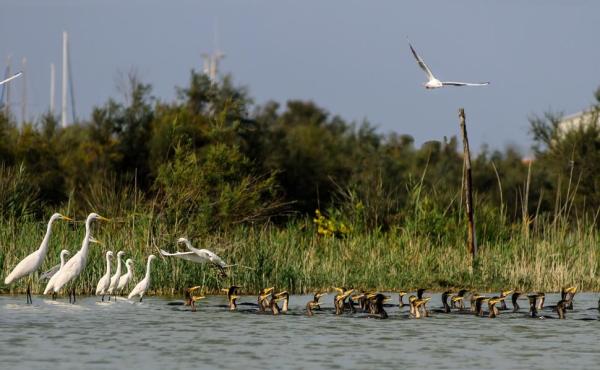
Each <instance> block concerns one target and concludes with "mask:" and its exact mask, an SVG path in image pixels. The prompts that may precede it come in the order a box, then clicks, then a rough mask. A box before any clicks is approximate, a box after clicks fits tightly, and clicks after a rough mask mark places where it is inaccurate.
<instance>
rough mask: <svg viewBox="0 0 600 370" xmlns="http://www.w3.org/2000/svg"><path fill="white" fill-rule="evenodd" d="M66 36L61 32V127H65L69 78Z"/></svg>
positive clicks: (64, 32)
mask: <svg viewBox="0 0 600 370" xmlns="http://www.w3.org/2000/svg"><path fill="white" fill-rule="evenodd" d="M68 37H69V36H68V34H67V31H63V50H62V51H63V55H62V59H63V60H62V112H61V124H62V127H63V128H65V127H67V80H68V76H69V69H68V66H67V64H68V63H69V58H68V55H69V49H68V45H69V44H68Z"/></svg>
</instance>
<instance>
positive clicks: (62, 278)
mask: <svg viewBox="0 0 600 370" xmlns="http://www.w3.org/2000/svg"><path fill="white" fill-rule="evenodd" d="M94 220H102V221H110V220H109V219H107V218H105V217H102V216H100V215H99V214H97V213H90V214H89V215H88V216H87V219H86V220H85V237H84V238H83V243H82V244H81V249H80V250H79V251H78V252H77V253H75V255H74V256H73V257H71V259H70V260H68V261H67V263H65V266H64V267H63V268H62V269H60V271H59V272H58V273H56V280H55V281H54V283H53V285H52V286H51V285H50V284H48V285H47V286H46V289H45V290H44V294H48V292H50V290H52V291H53V292H58V291H60V290H61V289H62V287H63V286H65V284H67V283H68V282H69V281H71V280H74V279H75V278H77V277H78V276H79V274H81V271H83V269H84V268H85V265H86V263H87V255H88V249H89V245H90V242H92V243H93V242H98V241H97V240H96V239H94V238H92V236H91V228H92V221H94ZM72 295H73V300H72V302H73V303H75V289H74V288H73V289H72ZM69 296H70V295H69Z"/></svg>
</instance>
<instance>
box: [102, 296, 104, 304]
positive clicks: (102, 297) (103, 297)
mask: <svg viewBox="0 0 600 370" xmlns="http://www.w3.org/2000/svg"><path fill="white" fill-rule="evenodd" d="M102 302H104V294H102Z"/></svg>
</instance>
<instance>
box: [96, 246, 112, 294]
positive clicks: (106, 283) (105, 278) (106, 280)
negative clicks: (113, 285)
mask: <svg viewBox="0 0 600 370" xmlns="http://www.w3.org/2000/svg"><path fill="white" fill-rule="evenodd" d="M112 256H113V252H112V251H108V252H106V272H105V273H104V275H102V277H101V278H100V281H98V285H96V295H102V302H104V296H105V295H106V294H107V293H108V288H109V287H110V259H111V258H112Z"/></svg>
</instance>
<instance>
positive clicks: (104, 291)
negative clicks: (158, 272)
mask: <svg viewBox="0 0 600 370" xmlns="http://www.w3.org/2000/svg"><path fill="white" fill-rule="evenodd" d="M57 220H65V221H73V220H72V219H71V218H69V217H66V216H63V215H61V214H60V213H55V214H53V215H52V217H50V220H49V221H48V226H47V228H46V234H45V235H44V238H43V239H42V242H41V244H40V247H39V248H38V249H37V250H36V251H34V252H33V253H31V254H29V255H28V256H27V257H25V258H24V259H23V260H21V261H20V262H19V263H18V264H17V265H16V266H15V267H14V268H13V270H12V271H11V272H10V273H9V274H8V275H7V276H6V278H5V279H4V284H6V285H9V284H12V283H14V282H16V281H17V280H19V279H21V278H24V277H29V276H31V275H32V274H34V273H35V272H37V271H38V270H39V268H40V267H41V265H42V263H43V262H44V260H45V258H46V255H47V254H48V249H49V245H50V237H51V235H52V225H53V223H54V222H55V221H57ZM95 220H100V221H110V220H109V219H107V218H105V217H102V216H100V215H99V214H97V213H90V214H89V215H88V216H87V219H86V221H85V236H84V238H83V242H82V244H81V249H80V250H79V251H78V252H77V253H75V255H74V256H73V257H71V258H70V259H69V260H68V261H65V258H66V257H67V256H68V255H69V254H70V253H69V251H68V250H66V249H63V250H62V251H61V252H60V265H56V266H54V267H52V268H51V269H50V270H48V271H45V272H43V273H42V274H40V279H42V280H48V283H47V284H46V288H45V289H44V295H47V294H52V297H53V298H55V297H56V293H58V292H60V291H61V290H62V289H63V288H64V287H66V286H67V285H69V283H70V284H71V289H70V290H68V292H69V302H71V303H75V301H76V294H75V288H74V286H73V283H74V281H75V280H76V279H77V277H78V276H79V275H80V274H81V272H82V271H83V269H84V268H85V266H86V264H87V258H88V251H89V245H90V243H96V244H102V243H101V242H100V241H98V240H96V239H95V238H94V237H93V236H92V235H91V224H92V222H93V221H95ZM178 243H183V244H185V245H186V246H187V248H188V249H189V251H188V252H176V253H168V252H166V251H164V250H162V249H161V250H160V252H161V254H162V255H164V256H173V257H178V258H183V259H186V260H189V261H192V262H195V263H204V262H210V263H212V264H213V265H214V266H216V267H217V268H219V269H221V271H223V269H224V268H225V267H228V265H226V264H225V262H224V261H223V260H222V259H221V258H220V257H219V256H217V255H216V254H215V253H213V252H211V251H209V250H206V249H196V248H194V247H192V245H191V243H190V242H189V241H188V240H187V239H185V238H180V239H179V240H178ZM113 255H114V254H113V252H112V251H107V252H106V273H105V274H104V275H103V276H102V277H101V278H100V280H99V281H98V285H97V287H96V295H98V296H101V297H102V301H104V297H105V296H107V295H108V297H109V300H110V297H111V296H115V297H116V296H117V294H120V293H123V291H124V289H125V288H126V287H127V286H128V284H129V283H130V282H131V281H133V279H134V277H133V269H132V266H133V263H134V262H133V260H131V259H127V261H126V262H125V267H126V269H127V273H125V274H122V257H123V256H124V255H125V252H123V251H119V252H118V253H117V268H116V271H115V273H114V274H113V275H111V258H112V257H113ZM155 258H156V256H154V255H152V254H151V255H150V256H148V261H147V263H146V275H145V276H144V278H143V279H142V280H140V281H139V282H138V283H137V285H136V286H135V287H134V288H133V289H132V290H131V291H130V292H129V295H128V299H132V298H133V297H136V296H139V298H140V301H142V299H143V297H144V295H145V294H146V292H147V291H148V289H149V288H150V280H151V275H150V266H151V262H152V260H154V259H155ZM27 303H28V304H30V303H32V298H31V280H29V282H28V284H27Z"/></svg>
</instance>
